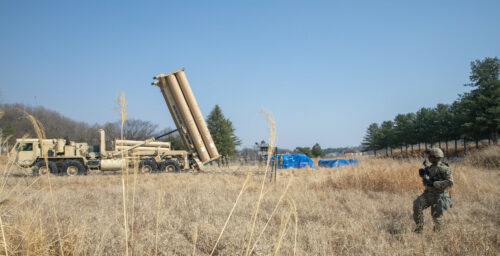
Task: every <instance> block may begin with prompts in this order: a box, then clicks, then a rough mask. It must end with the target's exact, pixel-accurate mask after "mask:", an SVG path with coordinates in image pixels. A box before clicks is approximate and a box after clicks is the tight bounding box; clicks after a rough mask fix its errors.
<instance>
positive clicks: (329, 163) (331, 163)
mask: <svg viewBox="0 0 500 256" xmlns="http://www.w3.org/2000/svg"><path fill="white" fill-rule="evenodd" d="M355 164H359V161H358V160H356V159H349V160H345V159H335V160H319V162H318V166H319V167H340V166H344V165H355Z"/></svg>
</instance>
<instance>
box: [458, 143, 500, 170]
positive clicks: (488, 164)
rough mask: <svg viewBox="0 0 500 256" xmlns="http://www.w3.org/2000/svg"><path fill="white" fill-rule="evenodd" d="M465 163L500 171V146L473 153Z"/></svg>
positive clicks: (467, 156)
mask: <svg viewBox="0 0 500 256" xmlns="http://www.w3.org/2000/svg"><path fill="white" fill-rule="evenodd" d="M465 162H466V164H468V165H471V166H476V167H481V168H486V169H500V146H489V147H485V148H482V149H480V150H477V151H472V152H470V153H468V154H467V155H466V156H465Z"/></svg>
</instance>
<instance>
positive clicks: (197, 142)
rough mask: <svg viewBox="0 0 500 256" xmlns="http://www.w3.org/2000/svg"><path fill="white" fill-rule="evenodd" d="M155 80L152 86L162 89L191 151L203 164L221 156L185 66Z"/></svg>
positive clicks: (184, 140) (158, 76)
mask: <svg viewBox="0 0 500 256" xmlns="http://www.w3.org/2000/svg"><path fill="white" fill-rule="evenodd" d="M154 79H155V80H156V81H155V82H153V85H156V86H158V87H159V88H160V90H161V93H162V94H163V98H164V99H165V102H166V103H167V107H168V109H169V111H170V115H171V116H172V118H173V119H174V123H175V125H176V126H177V129H178V131H179V134H180V136H181V138H182V141H183V142H184V144H185V145H186V148H187V149H188V151H191V152H192V153H193V155H195V156H197V157H198V158H199V160H200V161H201V164H205V163H208V162H211V161H213V160H216V159H218V158H219V157H220V155H219V152H218V151H217V148H216V146H215V144H214V142H213V140H212V136H211V135H210V131H209V130H208V128H207V124H206V123H205V119H204V118H203V115H202V114H201V111H200V108H199V106H198V103H197V102H196V99H195V97H194V94H193V91H192V90H191V86H190V85H189V82H188V80H187V78H186V74H185V73H184V68H182V69H179V70H176V71H174V72H171V73H168V74H160V75H157V76H155V77H154ZM195 159H196V158H195Z"/></svg>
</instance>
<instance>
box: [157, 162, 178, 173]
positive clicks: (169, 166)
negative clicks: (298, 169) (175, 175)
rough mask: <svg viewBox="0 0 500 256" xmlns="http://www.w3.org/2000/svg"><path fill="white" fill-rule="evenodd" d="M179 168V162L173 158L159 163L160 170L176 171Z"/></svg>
mask: <svg viewBox="0 0 500 256" xmlns="http://www.w3.org/2000/svg"><path fill="white" fill-rule="evenodd" d="M180 170H181V168H180V167H179V164H178V163H177V162H176V161H174V160H167V161H165V162H164V163H163V164H162V165H161V171H162V172H178V171H180Z"/></svg>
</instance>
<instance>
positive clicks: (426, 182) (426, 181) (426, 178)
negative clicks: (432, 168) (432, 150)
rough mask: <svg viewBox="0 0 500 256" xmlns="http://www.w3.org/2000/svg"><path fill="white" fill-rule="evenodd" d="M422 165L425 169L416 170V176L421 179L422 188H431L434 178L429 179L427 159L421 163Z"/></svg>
mask: <svg viewBox="0 0 500 256" xmlns="http://www.w3.org/2000/svg"><path fill="white" fill-rule="evenodd" d="M423 165H424V166H425V168H420V169H419V170H418V175H420V177H422V182H423V184H424V186H428V187H432V183H434V181H435V180H434V179H433V178H434V177H433V178H431V177H429V166H428V165H427V159H426V160H425V161H424V162H423Z"/></svg>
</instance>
